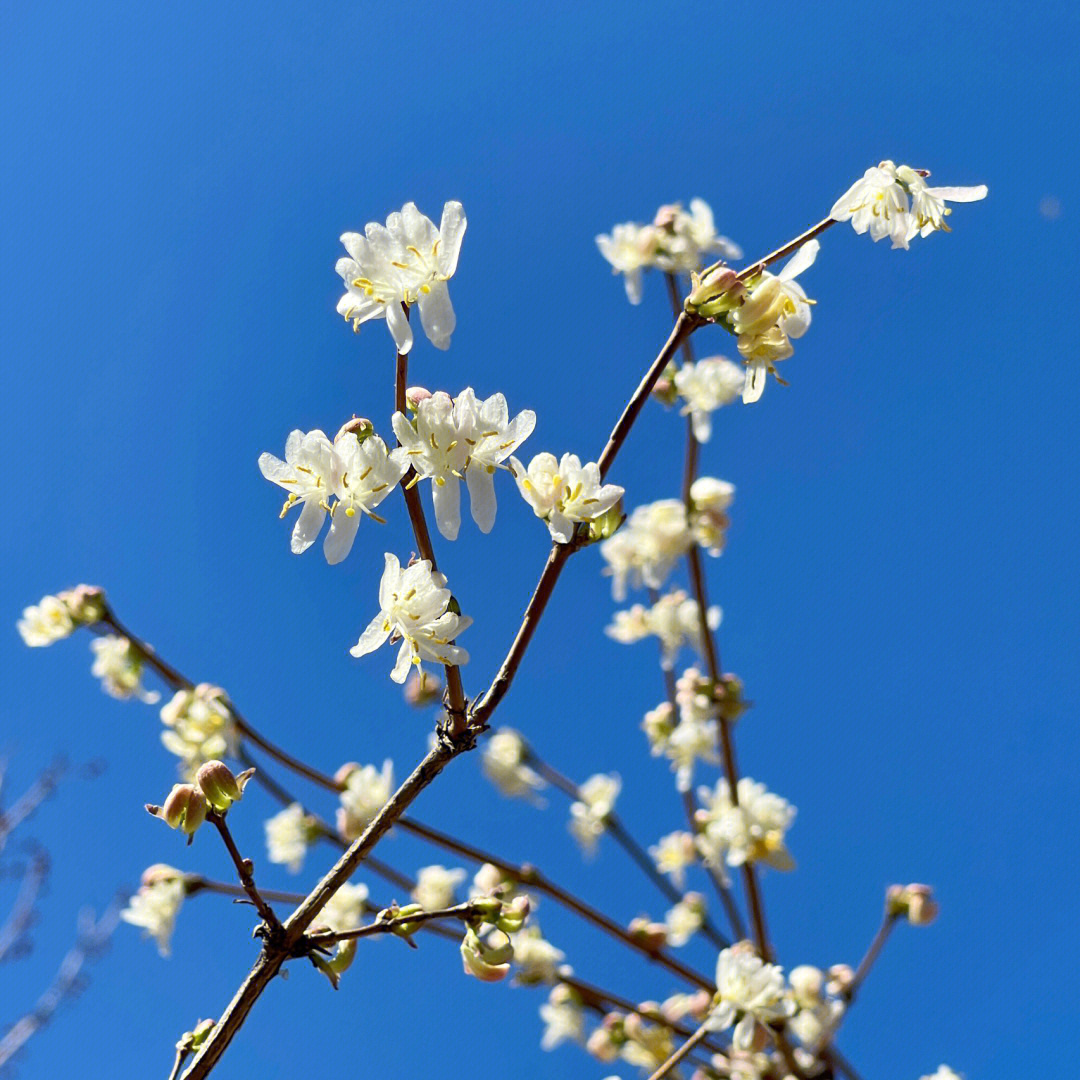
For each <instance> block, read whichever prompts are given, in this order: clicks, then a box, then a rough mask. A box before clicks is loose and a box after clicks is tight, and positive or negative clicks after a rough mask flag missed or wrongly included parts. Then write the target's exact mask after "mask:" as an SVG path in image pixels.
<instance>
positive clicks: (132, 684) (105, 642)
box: [90, 634, 161, 705]
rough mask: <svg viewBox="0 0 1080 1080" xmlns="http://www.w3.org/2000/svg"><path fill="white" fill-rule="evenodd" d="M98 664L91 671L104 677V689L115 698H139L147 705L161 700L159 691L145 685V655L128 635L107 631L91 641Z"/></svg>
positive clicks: (102, 678) (94, 664)
mask: <svg viewBox="0 0 1080 1080" xmlns="http://www.w3.org/2000/svg"><path fill="white" fill-rule="evenodd" d="M90 648H91V650H92V651H93V653H94V663H93V665H92V666H91V668H90V672H91V674H93V675H96V676H97V677H98V678H99V679H100V680H101V688H102V689H103V690H104V691H105V693H106V694H111V695H112V696H113V697H114V698H121V699H125V698H131V697H135V698H138V699H139V700H140V701H145V702H146V704H147V705H153V704H154V703H155V702H157V701H160V700H161V695H160V694H159V693H158V692H157V691H156V690H146V689H145V688H144V687H143V685H142V673H143V658H142V655H141V654H140V653H139V652H138V651H137V650H136V649H135V647H134V646H133V645H132V644H131V642H130V641H129V640H128V639H127V638H126V637H121V636H120V635H118V634H106V635H104V636H103V637H98V638H94V639H93V640H92V641H91V642H90Z"/></svg>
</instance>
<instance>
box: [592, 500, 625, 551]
mask: <svg viewBox="0 0 1080 1080" xmlns="http://www.w3.org/2000/svg"><path fill="white" fill-rule="evenodd" d="M625 520H626V514H624V513H623V508H622V499H620V500H619V501H618V502H617V503H616V504H615V505H614V506H613V507H611V509H610V510H608V511H607V512H606V513H603V514H601V515H600V517H598V518H593V519H592V521H590V522H589V534H588V535H589V538H588V543H590V544H595V543H597V542H598V541H600V540H607V539H608V537H610V536H614V535H615V533H616V532H618V531H619V527H620V526H621V525H622V523H623V522H624V521H625Z"/></svg>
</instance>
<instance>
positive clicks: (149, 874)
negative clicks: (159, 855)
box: [139, 862, 186, 889]
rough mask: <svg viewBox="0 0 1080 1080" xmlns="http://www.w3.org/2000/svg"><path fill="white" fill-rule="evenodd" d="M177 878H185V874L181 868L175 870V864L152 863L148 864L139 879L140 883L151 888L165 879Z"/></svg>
mask: <svg viewBox="0 0 1080 1080" xmlns="http://www.w3.org/2000/svg"><path fill="white" fill-rule="evenodd" d="M177 878H179V879H181V880H186V875H185V874H184V872H183V871H182V870H177V869H176V867H175V866H168V865H167V864H166V863H160V862H159V863H154V864H153V865H152V866H148V867H147V868H146V869H145V870H144V871H143V872H142V877H141V878H140V879H139V883H140V884H141V885H144V886H146V888H148V889H151V888H153V887H154V886H155V885H158V884H160V883H161V882H165V881H176V879H177Z"/></svg>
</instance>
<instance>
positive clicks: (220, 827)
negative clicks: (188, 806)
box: [206, 810, 281, 938]
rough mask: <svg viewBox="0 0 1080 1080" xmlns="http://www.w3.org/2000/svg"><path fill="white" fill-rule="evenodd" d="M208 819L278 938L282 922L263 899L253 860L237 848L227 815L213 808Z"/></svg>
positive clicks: (253, 900)
mask: <svg viewBox="0 0 1080 1080" xmlns="http://www.w3.org/2000/svg"><path fill="white" fill-rule="evenodd" d="M206 820H207V821H209V822H210V824H211V825H213V826H214V828H215V829H217V831H218V834H219V835H220V836H221V840H222V843H223V844H224V845H225V848H226V850H227V851H228V852H229V857H230V858H231V859H232V861H233V865H234V866H235V867H236V876H237V877H238V878H239V879H240V885H241V887H242V888H243V890H244V892H245V893H246V894H247V896H248V898H249V899H250V900H251V902H252V903H253V904H254V905H255V910H256V911H257V912H258V913H259V916H260V918H261V919H262V921H263V922H264V923H266V927H267V930H268V931H269V932H270V936H271V937H272V938H276V937H277V936H278V935H279V934H280V933H281V922H280V921H279V920H278V917H277V914H276V913H275V911H274V909H273V908H272V907H271V906H270V905H269V904H268V903H267V902H266V901H265V900H264V899H263V897H262V894H261V893H260V892H259V890H258V888H257V887H256V885H255V878H254V877H253V876H252V872H251V860H250V859H245V858H244V857H243V856H242V855H241V854H240V852H239V851H238V850H237V847H236V843H235V842H234V840H233V838H232V833H231V832H230V831H229V826H228V825H227V824H226V822H225V815H224V814H219V813H218V812H217V811H216V810H211V811H210V812H209V813H208V814H207V815H206Z"/></svg>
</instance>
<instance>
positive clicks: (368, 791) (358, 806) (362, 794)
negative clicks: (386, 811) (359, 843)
mask: <svg viewBox="0 0 1080 1080" xmlns="http://www.w3.org/2000/svg"><path fill="white" fill-rule="evenodd" d="M337 778H338V780H339V781H340V780H344V781H345V788H344V790H343V791H342V792H341V794H340V795H339V796H338V799H339V800H340V802H341V806H339V807H338V812H337V830H338V833H339V834H340V835H341V837H342V839H344V840H355V839H356V838H357V837H358V836H359V835H360V834H361V833H362V832H363V831H364V829H366V828H367V827H368V825H369V824H371V822H372V820H373V819H374V817H375V815H376V814H377V813H378V812H379V811H380V810H381V809H382V808H383V807H384V806H385V805H386V803H387V802H388V801H389V799H390V796H391V795H392V794H393V792H394V763H393V762H392V761H391V760H390V759H389V758H387V759H386V760H385V761H384V762H383V766H382V769H381V770H380V769H376V768H375V766H374V765H364V766H363V767H361V766H359V765H356V764H353V763H350V764H349V765H344V766H342V768H340V769H339V770H338V773H337Z"/></svg>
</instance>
